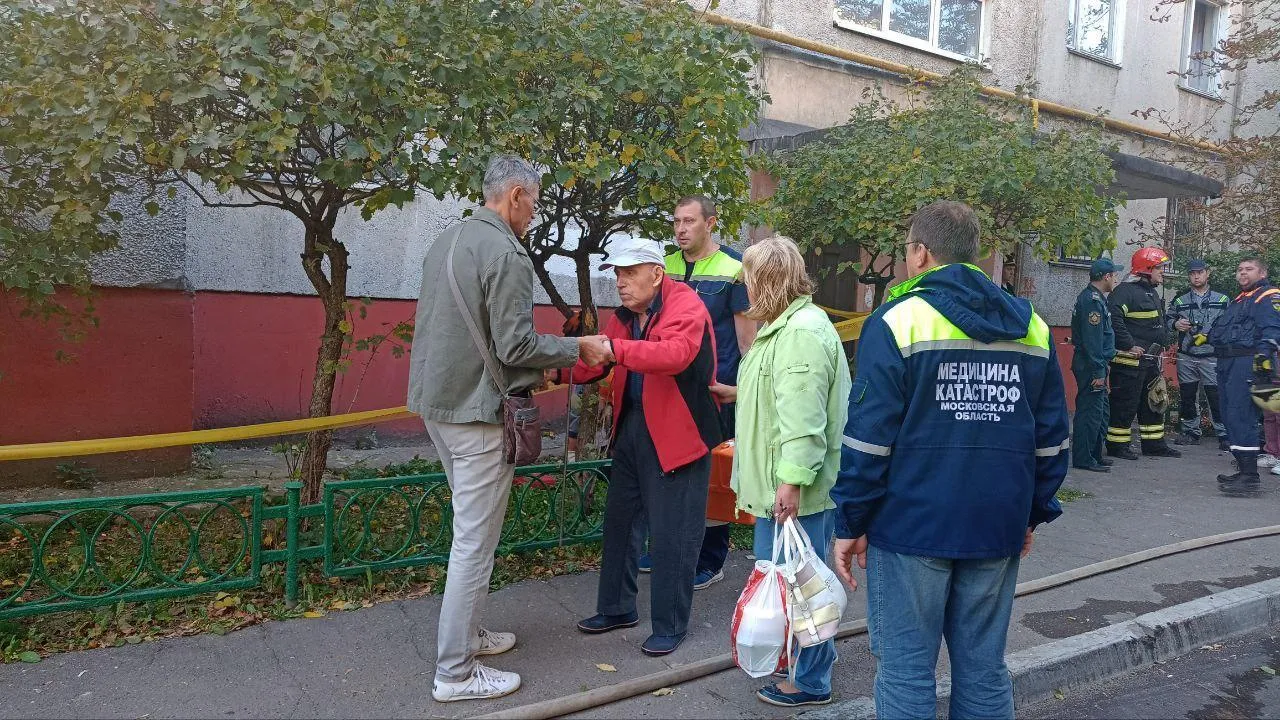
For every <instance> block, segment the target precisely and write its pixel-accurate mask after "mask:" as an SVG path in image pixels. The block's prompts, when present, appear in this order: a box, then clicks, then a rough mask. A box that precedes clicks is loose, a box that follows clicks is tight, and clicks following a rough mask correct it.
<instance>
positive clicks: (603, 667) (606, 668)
mask: <svg viewBox="0 0 1280 720" xmlns="http://www.w3.org/2000/svg"><path fill="white" fill-rule="evenodd" d="M596 669H597V670H599V671H600V672H618V668H616V667H614V666H612V665H610V664H609V663H596Z"/></svg>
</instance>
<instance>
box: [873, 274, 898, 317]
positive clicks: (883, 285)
mask: <svg viewBox="0 0 1280 720" xmlns="http://www.w3.org/2000/svg"><path fill="white" fill-rule="evenodd" d="M892 279H893V278H884V279H883V280H877V281H876V282H875V284H874V286H873V287H875V295H873V296H872V299H871V309H872V310H875V309H876V308H878V307H880V303H882V302H884V293H885V290H886V289H888V287H889V281H890V280H892Z"/></svg>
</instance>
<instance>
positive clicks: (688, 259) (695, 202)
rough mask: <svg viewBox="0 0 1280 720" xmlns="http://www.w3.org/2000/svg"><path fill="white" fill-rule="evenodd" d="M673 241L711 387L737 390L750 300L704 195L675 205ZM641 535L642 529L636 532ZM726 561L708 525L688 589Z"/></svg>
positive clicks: (673, 271)
mask: <svg viewBox="0 0 1280 720" xmlns="http://www.w3.org/2000/svg"><path fill="white" fill-rule="evenodd" d="M674 215H675V223H674V230H675V237H676V244H677V245H679V246H680V247H679V249H678V250H676V251H675V252H672V253H670V254H668V255H667V256H666V257H665V258H664V260H665V267H666V271H667V277H669V278H671V279H672V280H675V281H676V282H682V283H684V284H686V285H688V286H689V287H691V288H693V289H694V290H695V291H696V292H697V293H698V298H699V299H701V300H702V304H703V305H705V306H706V307H707V312H708V313H710V315H711V326H712V329H713V331H714V333H715V343H716V385H718V386H737V384H738V363H739V362H740V361H741V360H742V356H743V355H746V354H747V349H748V348H750V347H751V343H753V342H755V339H756V329H757V323H756V322H755V321H754V320H751V319H750V318H748V317H747V315H746V312H747V309H748V308H749V307H750V306H751V301H750V300H749V299H748V298H747V286H746V285H744V284H743V282H742V256H741V255H740V254H738V252H737V251H736V250H734V249H733V248H731V247H728V246H726V245H721V244H720V243H718V242H716V240H715V237H713V235H712V233H713V232H714V231H715V228H716V216H717V212H716V204H715V203H714V202H712V201H711V198H708V197H706V196H705V195H690V196H688V197H683V198H680V199H679V200H677V201H676V207H675V213H674ZM734 424H735V423H734V404H733V403H732V402H725V401H723V399H722V400H721V402H720V434H721V436H722V437H723V438H724V439H726V440H728V439H730V438H733V437H734V436H735V432H734ZM637 534H638V535H641V536H642V538H641V544H642V545H643V535H644V534H647V533H645V532H644V531H643V528H641V529H639V530H637ZM728 557H729V524H728V523H725V522H719V521H716V520H708V521H707V525H706V531H705V534H704V536H703V538H702V549H701V550H700V551H699V553H698V572H697V574H696V575H695V576H694V582H693V589H694V590H702V589H703V588H705V587H708V586H709V585H711V584H713V583H716V582H719V581H721V580H723V579H724V562H725V560H726V559H727V558H728ZM649 568H650V558H649V553H647V552H646V553H643V554H642V555H641V556H640V572H649Z"/></svg>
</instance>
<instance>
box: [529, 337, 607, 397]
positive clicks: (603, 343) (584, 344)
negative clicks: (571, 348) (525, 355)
mask: <svg viewBox="0 0 1280 720" xmlns="http://www.w3.org/2000/svg"><path fill="white" fill-rule="evenodd" d="M578 359H579V360H581V361H582V362H584V363H586V364H587V365H588V366H589V367H593V368H594V367H600V366H601V365H608V364H609V363H614V362H617V361H618V359H617V358H616V357H614V355H613V344H612V343H611V342H609V337H608V336H607V335H587V336H585V337H580V338H578ZM566 373H567V371H566ZM561 377H562V376H561V371H560V369H559V368H549V369H547V370H544V371H543V372H542V382H543V385H542V386H543V388H544V389H545V388H547V387H549V386H552V385H559V384H560V383H561Z"/></svg>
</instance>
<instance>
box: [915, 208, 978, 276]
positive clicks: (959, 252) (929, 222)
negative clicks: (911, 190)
mask: <svg viewBox="0 0 1280 720" xmlns="http://www.w3.org/2000/svg"><path fill="white" fill-rule="evenodd" d="M978 235H979V227H978V215H977V213H975V212H974V211H973V208H971V207H969V206H968V205H965V204H964V203H961V202H954V201H952V200H937V201H935V202H931V203H929V204H928V205H925V206H924V207H922V208H920V209H919V210H917V211H916V214H915V215H912V216H911V229H910V230H909V231H908V232H907V238H908V239H909V240H910V241H911V242H918V243H921V244H922V245H924V246H925V247H926V248H928V249H929V252H931V253H933V256H934V257H935V258H937V260H938V262H940V263H942V264H943V265H947V264H950V263H971V262H973V261H975V260H976V259H977V257H978V249H979V246H978Z"/></svg>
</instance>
